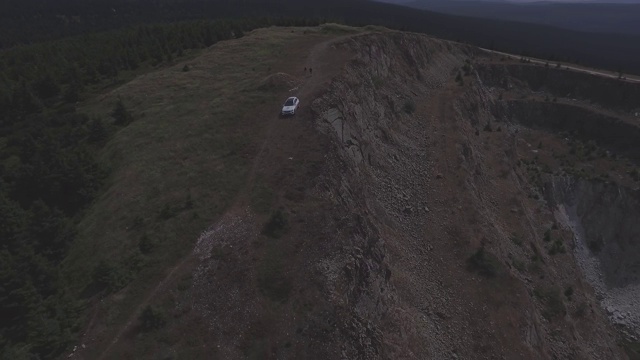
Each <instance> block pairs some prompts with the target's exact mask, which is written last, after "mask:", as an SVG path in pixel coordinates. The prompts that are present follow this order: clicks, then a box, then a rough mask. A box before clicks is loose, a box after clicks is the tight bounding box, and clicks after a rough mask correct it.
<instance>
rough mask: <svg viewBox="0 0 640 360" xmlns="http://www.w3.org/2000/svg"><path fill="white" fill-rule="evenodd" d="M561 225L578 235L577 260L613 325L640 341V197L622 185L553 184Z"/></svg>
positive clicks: (559, 180)
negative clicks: (563, 224) (639, 221)
mask: <svg viewBox="0 0 640 360" xmlns="http://www.w3.org/2000/svg"><path fill="white" fill-rule="evenodd" d="M548 194H549V196H550V200H551V201H552V202H553V203H555V204H556V206H557V209H558V211H557V217H558V219H559V220H560V221H561V222H563V223H565V224H566V225H567V226H569V227H570V228H571V229H572V231H573V233H574V241H575V251H574V254H575V257H576V259H577V261H578V264H579V265H580V267H581V269H582V271H583V272H584V274H585V277H586V279H587V280H588V281H589V282H590V283H591V284H592V286H593V287H594V289H595V291H596V293H597V295H598V298H599V300H600V302H601V305H602V307H603V308H604V309H605V310H606V311H607V314H608V315H609V318H610V320H611V321H612V322H613V323H614V324H616V325H618V326H619V327H620V328H621V330H622V331H623V332H624V333H625V335H626V336H627V337H629V338H631V339H634V340H637V339H638V336H639V335H640V316H639V314H640V302H639V301H638V299H640V272H639V271H640V224H639V223H638V219H639V218H640V193H639V192H638V190H632V189H628V188H625V187H622V186H619V185H617V184H605V183H598V182H592V181H585V180H580V179H568V178H554V179H553V180H552V181H550V182H549V184H548Z"/></svg>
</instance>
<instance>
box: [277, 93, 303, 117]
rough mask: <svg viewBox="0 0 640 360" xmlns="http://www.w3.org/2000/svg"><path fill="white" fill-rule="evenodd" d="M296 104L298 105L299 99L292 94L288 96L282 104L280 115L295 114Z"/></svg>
mask: <svg viewBox="0 0 640 360" xmlns="http://www.w3.org/2000/svg"><path fill="white" fill-rule="evenodd" d="M298 105H300V100H299V99H298V98H297V97H295V96H292V97H290V98H288V99H287V101H285V102H284V105H282V112H281V114H282V116H285V115H295V113H296V110H297V109H298Z"/></svg>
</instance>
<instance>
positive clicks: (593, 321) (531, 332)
mask: <svg viewBox="0 0 640 360" xmlns="http://www.w3.org/2000/svg"><path fill="white" fill-rule="evenodd" d="M335 46H336V47H338V48H343V49H348V51H351V52H353V53H354V54H355V55H354V58H353V59H352V61H351V62H350V63H349V64H348V65H347V66H346V68H345V69H344V70H343V72H342V73H341V74H340V75H339V76H337V77H336V78H334V79H333V82H332V83H331V85H330V86H329V89H328V91H327V92H326V93H325V94H324V95H323V96H321V97H319V98H318V99H316V100H315V101H314V102H313V105H312V106H313V112H314V114H315V115H314V117H315V124H316V127H317V129H318V130H319V131H320V132H322V133H323V134H326V135H328V136H329V137H330V138H332V139H333V145H332V150H331V151H330V154H329V155H328V159H329V160H328V161H329V164H330V165H329V168H330V169H332V171H329V172H327V173H326V174H325V175H324V176H323V177H322V179H323V180H322V181H320V182H319V184H326V185H325V186H319V187H317V189H319V191H320V193H321V194H323V195H322V196H324V197H325V198H328V199H332V201H333V202H334V203H335V204H336V206H337V208H340V209H342V210H341V211H342V212H343V213H344V214H345V216H347V215H346V214H351V215H349V216H347V218H348V219H351V220H348V221H347V223H350V224H351V229H352V231H351V232H349V233H342V236H343V238H342V240H340V242H341V243H343V244H344V246H343V247H342V253H341V255H340V256H328V257H327V258H325V259H323V260H322V261H320V265H319V266H318V269H319V272H320V273H321V274H323V275H322V278H323V279H324V280H323V286H324V288H325V289H326V291H327V292H328V294H329V297H330V298H331V299H332V303H333V304H336V306H338V308H339V309H340V311H339V313H340V314H343V315H342V319H343V325H342V328H343V329H344V334H345V335H348V336H347V337H346V338H347V339H351V340H350V341H345V342H344V345H343V348H344V351H343V356H344V357H346V358H353V357H361V358H438V359H441V358H469V359H478V358H486V359H495V358H507V359H508V358H536V359H537V358H599V359H613V358H624V357H625V356H624V354H623V353H622V351H621V349H620V348H619V347H618V345H617V344H616V342H617V335H616V333H615V332H614V331H613V329H612V327H611V325H610V324H609V323H608V322H607V320H606V316H605V315H604V313H603V311H602V310H601V309H600V307H599V306H598V301H597V299H596V295H595V294H596V293H594V291H593V288H592V285H590V284H589V283H588V282H587V281H586V280H585V278H584V277H583V275H582V271H581V267H580V266H579V263H580V258H579V256H577V255H576V254H575V253H574V252H573V251H571V250H572V249H573V248H574V245H572V240H571V239H572V236H573V235H572V234H573V233H572V228H570V227H569V226H568V225H569V223H568V222H565V223H558V222H557V221H556V220H555V218H554V209H555V208H554V206H555V205H551V203H546V202H544V201H543V200H542V199H540V198H539V195H541V194H543V193H544V191H543V190H544V188H543V187H542V182H540V181H538V180H539V177H540V176H539V174H538V175H537V176H532V174H531V170H530V168H532V166H533V165H529V164H533V163H536V164H537V161H538V158H539V155H542V152H543V151H542V150H539V149H540V145H539V146H538V147H537V149H536V146H535V145H536V143H535V142H534V141H536V140H535V139H538V137H537V136H541V137H540V139H546V138H545V136H547V137H548V136H551V135H549V133H548V132H544V131H547V130H544V129H542V132H541V129H540V127H536V126H535V124H534V123H533V122H532V121H528V120H527V119H525V118H523V117H522V116H521V115H522V114H529V111H527V110H526V106H527V105H520V104H515V103H509V101H510V99H508V98H507V99H502V97H503V95H504V94H505V93H506V90H503V89H500V88H499V87H493V86H489V85H495V84H486V83H485V80H486V79H488V78H494V77H495V74H493V75H491V76H489V77H488V76H486V74H483V73H479V72H478V71H477V70H478V69H480V70H482V68H483V65H482V64H483V63H485V62H488V61H490V60H489V59H487V58H485V57H484V56H483V55H481V54H480V53H479V52H478V51H477V50H474V49H472V48H469V47H465V46H461V45H455V44H452V43H448V42H443V41H439V40H434V39H430V38H428V37H425V36H419V35H412V34H401V33H385V34H369V35H361V36H357V37H353V38H350V39H349V40H348V41H344V42H342V43H339V44H336V45H335ZM474 68H475V69H474ZM459 73H460V74H461V75H460V76H457V75H458V74H459ZM464 73H466V75H462V74H464ZM456 78H458V79H456ZM505 81H511V83H518V81H514V80H513V79H505ZM518 86H519V88H518V90H519V91H530V89H528V88H527V87H526V86H525V85H524V82H522V81H520V85H518ZM545 114H546V113H545ZM557 114H558V113H550V114H549V115H550V116H555V115H557ZM543 115H544V114H543ZM559 117H560V118H562V116H561V115H559ZM600 120H601V119H595V120H594V122H597V121H600ZM530 126H532V127H534V128H533V129H531V128H529V127H530ZM563 126H566V127H569V128H570V127H571V125H570V124H567V125H563ZM593 126H594V127H597V126H596V125H595V124H594V125H593ZM549 128H550V129H553V127H547V128H546V129H549ZM541 134H545V135H541ZM589 135H590V133H588V132H587V133H586V135H585V136H589ZM630 136H631V135H630ZM545 141H546V140H545ZM536 142H537V141H536ZM610 145H613V143H610ZM625 149H628V150H629V151H632V147H630V146H626V145H625ZM525 161H526V162H527V166H526V168H525V167H524V166H523V165H522V164H523V163H524V162H525ZM536 166H538V165H536ZM550 171H552V170H550ZM579 208H580V209H582V210H581V211H582V214H583V215H582V218H583V219H584V220H585V221H590V220H589V219H591V217H592V216H594V215H592V214H593V213H592V212H591V211H590V210H589V206H588V205H586V203H582V205H581V206H579ZM345 219H346V218H345ZM563 224H566V226H565V225H563ZM599 224H600V226H601V227H602V228H607V226H608V225H609V223H608V222H607V221H606V220H604V219H602V221H600V222H599ZM560 225H561V226H560ZM608 229H611V228H608ZM588 231H591V230H588ZM610 231H614V230H610ZM612 234H613V233H612V232H607V236H609V235H611V236H613V235H612ZM614 248H615V247H612V248H611V250H609V249H604V248H603V253H602V254H603V256H604V254H607V253H608V252H609V251H614V252H615V251H619V248H616V250H613V249H614ZM630 261H631V260H630ZM609 271H610V272H615V271H616V270H615V266H614V268H611V269H610V270H609Z"/></svg>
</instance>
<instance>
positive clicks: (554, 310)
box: [533, 287, 566, 320]
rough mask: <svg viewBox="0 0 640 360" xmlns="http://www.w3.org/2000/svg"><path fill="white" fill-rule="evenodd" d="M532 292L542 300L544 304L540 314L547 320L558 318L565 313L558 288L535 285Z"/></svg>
mask: <svg viewBox="0 0 640 360" xmlns="http://www.w3.org/2000/svg"><path fill="white" fill-rule="evenodd" d="M533 294H534V295H535V296H536V297H537V298H538V299H540V301H542V304H543V305H544V309H543V311H542V316H544V317H545V318H547V319H548V320H552V319H555V318H558V317H560V316H563V315H564V314H565V313H566V309H565V306H564V303H563V302H562V297H561V296H560V289H558V288H557V287H537V288H536V289H534V290H533Z"/></svg>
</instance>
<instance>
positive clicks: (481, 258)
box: [467, 246, 500, 278]
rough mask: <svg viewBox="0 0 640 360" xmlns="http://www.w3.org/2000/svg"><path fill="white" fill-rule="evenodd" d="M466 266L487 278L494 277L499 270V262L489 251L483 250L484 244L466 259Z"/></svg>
mask: <svg viewBox="0 0 640 360" xmlns="http://www.w3.org/2000/svg"><path fill="white" fill-rule="evenodd" d="M467 267H468V269H469V270H470V271H475V272H477V273H478V274H480V275H482V276H485V277H488V278H491V277H495V276H497V275H498V273H499V272H500V262H499V261H498V259H496V257H495V256H493V255H492V254H491V253H489V252H487V251H485V249H484V246H482V247H480V248H479V249H478V250H477V251H476V252H475V253H474V254H473V255H471V256H470V257H469V259H467Z"/></svg>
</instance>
